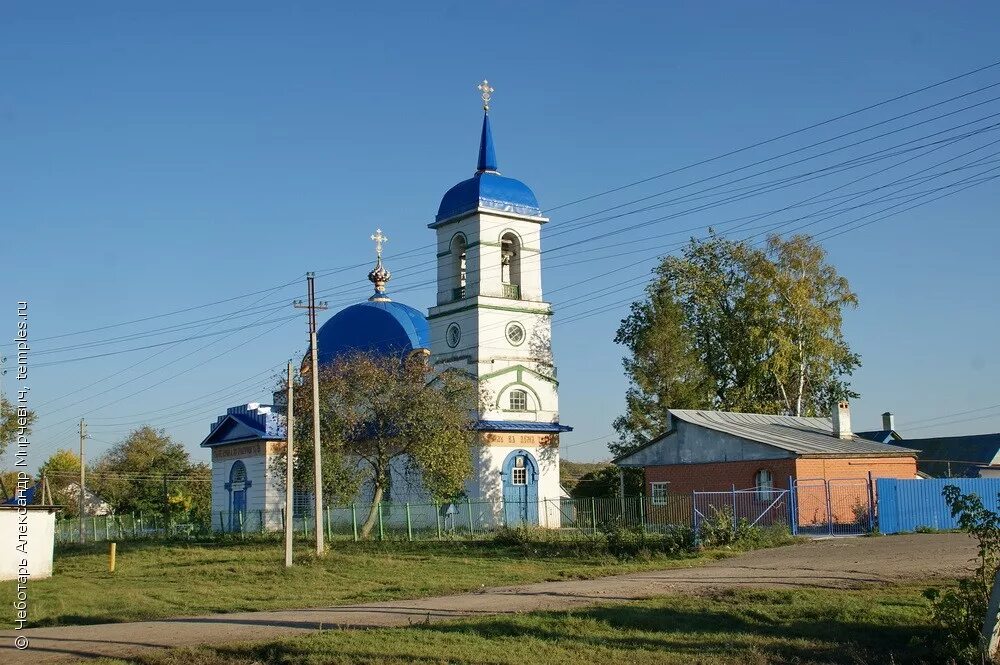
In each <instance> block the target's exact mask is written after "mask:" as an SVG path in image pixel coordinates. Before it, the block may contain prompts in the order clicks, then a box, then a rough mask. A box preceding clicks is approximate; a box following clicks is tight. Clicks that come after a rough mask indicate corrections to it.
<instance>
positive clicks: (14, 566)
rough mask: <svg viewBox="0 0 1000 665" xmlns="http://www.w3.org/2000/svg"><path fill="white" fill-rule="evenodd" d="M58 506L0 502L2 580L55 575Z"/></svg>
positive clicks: (0, 578)
mask: <svg viewBox="0 0 1000 665" xmlns="http://www.w3.org/2000/svg"><path fill="white" fill-rule="evenodd" d="M57 510H59V508H58V507H57V506H17V505H0V543H3V547H2V548H0V580H14V579H17V578H19V577H23V576H24V575H27V576H28V577H29V578H30V579H32V580H38V579H42V578H45V577H52V553H53V550H54V548H55V532H56V511H57Z"/></svg>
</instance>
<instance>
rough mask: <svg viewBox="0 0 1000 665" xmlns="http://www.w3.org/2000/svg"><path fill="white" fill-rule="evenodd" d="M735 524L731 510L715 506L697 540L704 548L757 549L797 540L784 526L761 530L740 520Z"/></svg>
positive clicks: (703, 522) (699, 531)
mask: <svg viewBox="0 0 1000 665" xmlns="http://www.w3.org/2000/svg"><path fill="white" fill-rule="evenodd" d="M733 522H734V519H733V510H732V508H730V507H729V506H723V507H722V508H716V507H715V506H712V514H711V515H710V516H709V517H708V518H706V519H704V520H702V522H701V524H699V526H698V539H699V540H700V541H701V544H702V546H703V547H733V548H739V549H758V548H762V547H775V546H777V545H785V544H788V543H790V542H792V541H793V540H794V539H793V538H792V534H791V532H790V531H789V530H788V527H787V526H786V525H784V524H771V525H769V526H763V527H761V526H757V525H752V524H750V522H749V521H747V520H746V519H740V520H738V521H736V524H735V526H734V524H733Z"/></svg>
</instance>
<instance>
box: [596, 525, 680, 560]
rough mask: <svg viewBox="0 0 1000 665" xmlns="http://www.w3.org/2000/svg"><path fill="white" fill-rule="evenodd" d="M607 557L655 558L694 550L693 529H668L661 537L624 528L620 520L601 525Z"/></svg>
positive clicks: (636, 529) (674, 527)
mask: <svg viewBox="0 0 1000 665" xmlns="http://www.w3.org/2000/svg"><path fill="white" fill-rule="evenodd" d="M600 529H601V532H602V533H603V534H604V539H605V545H606V547H607V552H608V554H610V555H612V556H614V557H617V558H618V559H622V560H626V559H636V558H646V557H651V556H655V555H660V554H665V555H676V554H683V553H685V552H690V551H692V550H694V549H695V538H694V529H691V528H690V527H687V526H681V525H676V526H668V527H667V528H666V529H665V530H664V531H662V532H661V533H649V532H647V531H646V530H645V529H643V528H642V527H641V526H625V525H623V524H622V523H621V521H620V520H612V521H609V522H605V523H603V524H601V525H600Z"/></svg>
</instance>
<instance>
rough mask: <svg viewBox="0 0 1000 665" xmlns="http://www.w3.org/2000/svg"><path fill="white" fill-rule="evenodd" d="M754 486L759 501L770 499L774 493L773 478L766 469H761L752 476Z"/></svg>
mask: <svg viewBox="0 0 1000 665" xmlns="http://www.w3.org/2000/svg"><path fill="white" fill-rule="evenodd" d="M753 480H754V486H755V488H756V490H757V498H758V499H759V500H761V501H770V500H771V496H772V494H774V478H773V477H772V476H771V472H770V471H768V470H767V469H761V470H760V471H758V472H757V475H755V476H754V479H753Z"/></svg>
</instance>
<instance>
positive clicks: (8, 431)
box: [0, 395, 35, 457]
mask: <svg viewBox="0 0 1000 665" xmlns="http://www.w3.org/2000/svg"><path fill="white" fill-rule="evenodd" d="M21 418H23V419H24V424H25V425H26V426H27V428H28V431H29V432H30V431H31V426H32V425H34V423H35V412H34V411H31V410H30V409H29V410H27V411H26V412H25V413H24V414H23V415H22V416H21ZM20 426H21V423H20V422H19V419H18V413H17V406H16V405H15V404H13V403H12V402H11V401H10V400H8V399H7V398H6V397H4V396H3V395H0V457H3V454H4V453H5V452H6V451H7V446H9V445H10V444H12V443H14V441H16V440H17V433H18V428H19V427H20Z"/></svg>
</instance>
